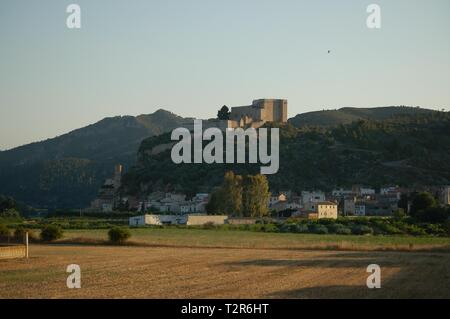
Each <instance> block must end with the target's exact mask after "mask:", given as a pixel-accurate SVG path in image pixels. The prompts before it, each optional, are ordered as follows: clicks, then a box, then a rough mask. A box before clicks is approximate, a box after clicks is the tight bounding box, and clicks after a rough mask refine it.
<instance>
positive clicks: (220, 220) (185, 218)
mask: <svg viewBox="0 0 450 319" xmlns="http://www.w3.org/2000/svg"><path fill="white" fill-rule="evenodd" d="M227 219H228V216H225V215H202V214H185V215H153V214H146V215H141V216H135V217H130V218H129V220H128V224H129V226H130V227H139V226H145V225H204V224H206V223H213V224H215V225H223V224H224V223H225V222H226V220H227Z"/></svg>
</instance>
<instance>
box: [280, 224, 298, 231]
mask: <svg viewBox="0 0 450 319" xmlns="http://www.w3.org/2000/svg"><path fill="white" fill-rule="evenodd" d="M279 230H280V232H282V233H296V232H297V225H296V224H282V225H281V226H280V228H279Z"/></svg>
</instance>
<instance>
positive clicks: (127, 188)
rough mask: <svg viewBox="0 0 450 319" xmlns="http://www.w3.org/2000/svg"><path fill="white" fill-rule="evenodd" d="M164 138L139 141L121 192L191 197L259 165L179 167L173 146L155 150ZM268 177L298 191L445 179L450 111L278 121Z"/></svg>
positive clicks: (449, 168) (449, 171)
mask: <svg viewBox="0 0 450 319" xmlns="http://www.w3.org/2000/svg"><path fill="white" fill-rule="evenodd" d="M169 142H170V136H169V134H163V135H160V136H157V137H152V138H148V139H146V140H144V141H143V142H142V144H141V146H140V149H139V155H138V162H137V165H136V166H135V167H133V168H132V169H131V171H130V172H129V173H128V174H127V175H126V176H125V178H124V193H128V194H135V195H142V194H146V193H149V192H151V191H157V190H175V191H181V192H185V193H187V194H194V193H195V192H202V191H209V190H210V189H211V187H214V186H217V185H219V184H220V183H221V182H222V179H223V175H224V173H225V171H227V170H230V169H231V170H234V171H235V172H236V173H238V174H255V173H258V172H259V166H260V165H259V164H257V165H249V164H247V165H244V164H236V165H232V164H226V165H225V164H210V165H206V164H204V165H195V164H181V165H176V164H174V163H173V162H172V161H171V159H170V148H169V149H166V150H164V151H161V152H154V151H153V150H155V147H157V146H158V145H161V144H167V143H169ZM161 149H163V148H161ZM268 179H269V182H270V186H271V189H272V190H274V191H277V190H278V191H279V190H286V189H291V190H293V191H297V192H298V191H301V190H305V189H322V190H331V189H332V188H334V187H336V186H351V185H352V184H363V185H372V186H375V187H379V186H382V185H386V184H399V185H404V186H414V185H437V184H448V183H450V113H444V112H432V113H429V114H416V115H415V116H409V117H403V118H392V119H388V120H384V121H373V120H359V121H356V122H353V123H350V124H341V125H339V126H337V127H332V128H309V127H300V128H296V127H294V126H292V125H290V124H288V125H285V126H282V127H281V130H280V169H279V172H278V173H277V174H274V175H268Z"/></svg>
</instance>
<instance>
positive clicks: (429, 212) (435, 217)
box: [415, 206, 450, 223]
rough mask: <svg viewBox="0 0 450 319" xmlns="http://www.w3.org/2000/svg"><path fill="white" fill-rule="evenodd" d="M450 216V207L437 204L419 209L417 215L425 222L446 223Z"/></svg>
mask: <svg viewBox="0 0 450 319" xmlns="http://www.w3.org/2000/svg"><path fill="white" fill-rule="evenodd" d="M449 216H450V210H449V209H447V208H444V207H437V206H435V207H429V208H427V209H424V210H419V211H418V212H417V214H416V216H415V217H416V218H417V219H418V220H419V221H421V222H424V223H444V222H446V221H447V220H448V218H449Z"/></svg>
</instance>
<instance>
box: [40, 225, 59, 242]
mask: <svg viewBox="0 0 450 319" xmlns="http://www.w3.org/2000/svg"><path fill="white" fill-rule="evenodd" d="M62 236H63V230H62V228H61V227H60V226H58V225H47V226H44V228H43V229H42V231H41V239H42V240H43V241H46V242H50V241H54V240H57V239H60V238H61V237H62Z"/></svg>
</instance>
